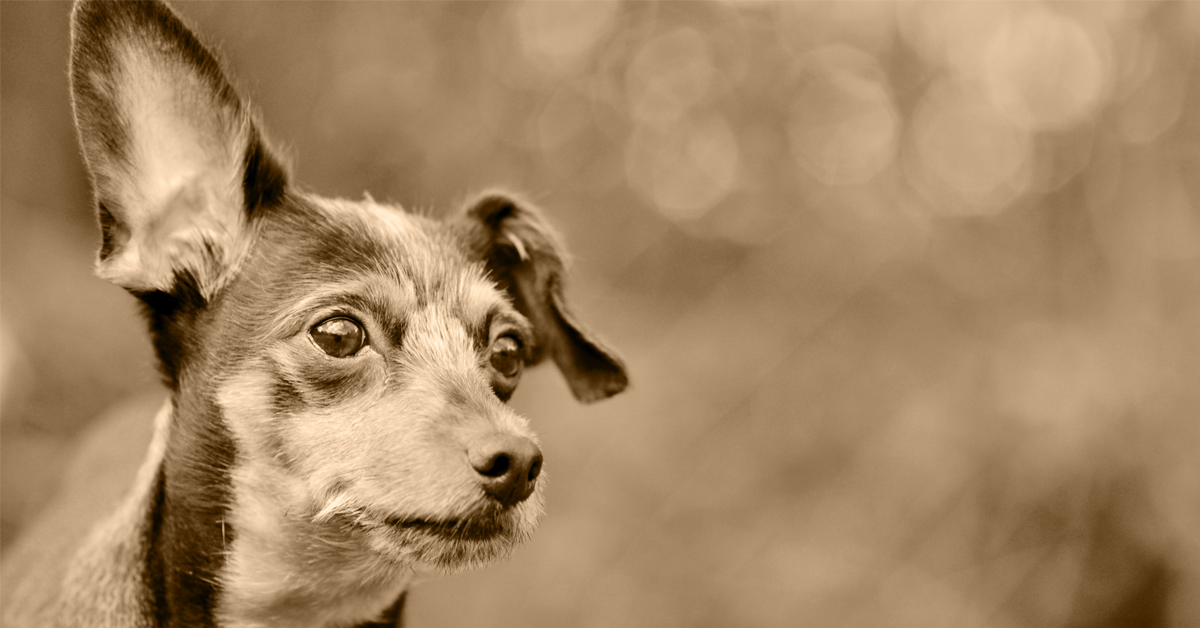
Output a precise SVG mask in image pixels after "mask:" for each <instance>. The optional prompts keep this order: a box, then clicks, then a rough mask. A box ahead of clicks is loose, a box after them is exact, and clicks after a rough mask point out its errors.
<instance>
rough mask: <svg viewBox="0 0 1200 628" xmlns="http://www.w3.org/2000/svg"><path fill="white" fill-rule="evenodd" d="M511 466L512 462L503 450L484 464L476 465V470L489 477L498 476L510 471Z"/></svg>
mask: <svg viewBox="0 0 1200 628" xmlns="http://www.w3.org/2000/svg"><path fill="white" fill-rule="evenodd" d="M511 466H512V464H511V463H510V462H509V459H508V454H507V453H505V452H502V451H501V452H497V453H496V455H495V456H493V457H492V459H491V460H489V461H487V462H485V463H484V464H483V465H482V466H480V467H475V470H476V471H478V472H479V475H482V476H486V477H489V478H498V477H500V476H502V475H504V474H505V473H508V468H509V467H511Z"/></svg>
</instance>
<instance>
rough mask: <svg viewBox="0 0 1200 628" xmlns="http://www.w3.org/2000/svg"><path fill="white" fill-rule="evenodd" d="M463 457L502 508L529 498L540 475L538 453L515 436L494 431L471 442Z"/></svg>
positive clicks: (485, 490) (540, 461)
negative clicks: (465, 456)
mask: <svg viewBox="0 0 1200 628" xmlns="http://www.w3.org/2000/svg"><path fill="white" fill-rule="evenodd" d="M467 455H468V457H469V458H470V460H471V466H472V467H475V470H476V471H478V472H479V481H480V484H482V486H483V490H484V492H485V493H487V494H488V495H490V496H491V497H492V498H493V499H495V500H496V501H498V502H500V504H501V505H502V506H504V507H505V508H508V507H510V506H515V505H517V504H519V503H521V502H523V501H525V499H526V498H527V497H529V496H530V495H532V494H533V489H534V487H535V486H537V478H538V475H540V474H541V473H542V450H541V449H538V446H537V445H535V444H534V442H533V441H532V440H529V439H528V438H525V437H523V436H517V435H515V434H502V433H499V432H494V433H492V434H488V435H486V436H483V437H480V438H478V439H476V440H475V442H473V443H471V446H470V447H469V448H468V449H467Z"/></svg>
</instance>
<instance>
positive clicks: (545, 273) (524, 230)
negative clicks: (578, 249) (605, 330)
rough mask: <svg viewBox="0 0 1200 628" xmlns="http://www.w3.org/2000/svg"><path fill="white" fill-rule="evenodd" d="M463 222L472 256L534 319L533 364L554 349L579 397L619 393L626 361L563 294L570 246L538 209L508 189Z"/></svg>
mask: <svg viewBox="0 0 1200 628" xmlns="http://www.w3.org/2000/svg"><path fill="white" fill-rule="evenodd" d="M456 226H457V228H458V229H459V231H460V237H461V238H462V241H463V242H464V243H465V244H466V246H467V249H468V251H469V254H470V255H471V256H472V257H473V258H474V259H477V260H481V261H483V263H484V264H485V265H486V266H487V270H488V272H489V273H490V275H491V277H492V279H493V280H495V281H496V283H497V284H498V285H499V286H500V287H501V288H502V289H504V290H507V291H508V293H509V295H510V296H511V297H512V299H513V304H514V305H515V306H516V308H517V311H519V312H520V313H521V314H522V315H524V316H525V317H526V318H527V319H529V322H530V323H532V324H533V327H534V329H535V332H536V334H537V345H536V346H535V347H534V348H533V357H532V360H533V362H535V363H536V362H537V361H539V360H540V359H541V357H542V356H543V355H545V354H547V353H548V354H549V355H550V357H551V358H552V359H553V360H554V362H555V364H557V365H558V369H559V370H560V371H562V374H563V376H564V377H566V379H567V383H568V384H569V385H570V387H571V392H572V393H573V394H574V395H575V398H576V399H579V400H580V401H583V402H585V403H590V402H593V401H598V400H601V399H604V398H606V397H611V396H613V395H615V394H617V393H619V392H621V391H622V390H624V389H625V386H626V385H627V384H628V381H629V380H628V378H627V377H626V375H625V365H624V363H623V362H622V360H621V358H619V357H618V356H617V355H616V354H615V353H614V352H613V351H612V350H611V349H609V348H608V347H606V346H605V345H604V343H603V342H602V341H601V340H600V339H599V338H598V337H597V336H596V335H595V334H594V333H593V332H591V331H590V330H588V329H587V328H586V327H584V326H583V325H582V324H581V323H579V322H578V321H577V320H576V319H575V317H574V316H573V315H572V314H571V312H570V311H569V310H568V309H567V304H566V301H565V299H564V298H563V282H564V275H565V272H564V267H563V259H564V252H563V247H562V245H561V244H560V238H559V237H558V235H557V234H556V233H555V232H554V231H553V230H552V229H551V228H550V226H549V225H548V224H547V223H546V222H545V221H544V220H543V219H542V216H541V214H540V212H539V211H538V210H537V209H535V208H534V207H533V206H531V205H529V204H528V203H525V202H523V201H520V200H517V199H515V198H514V197H512V196H510V195H507V194H503V193H494V192H493V193H487V194H484V195H483V196H481V197H479V198H478V199H476V200H475V201H473V202H471V203H468V205H467V208H466V211H465V212H464V215H463V216H461V217H459V218H458V219H457V222H456Z"/></svg>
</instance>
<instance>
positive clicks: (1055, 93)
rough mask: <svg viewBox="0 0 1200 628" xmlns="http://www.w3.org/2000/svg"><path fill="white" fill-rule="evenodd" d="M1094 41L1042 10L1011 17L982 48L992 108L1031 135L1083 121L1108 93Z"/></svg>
mask: <svg viewBox="0 0 1200 628" xmlns="http://www.w3.org/2000/svg"><path fill="white" fill-rule="evenodd" d="M1099 36H1100V35H1099V34H1098V33H1092V32H1089V31H1087V30H1085V29H1084V28H1083V26H1081V25H1080V24H1079V23H1078V22H1076V21H1075V20H1073V19H1071V18H1069V17H1066V16H1063V15H1060V14H1058V13H1055V12H1054V11H1051V10H1049V9H1045V8H1042V7H1025V10H1023V11H1018V12H1016V13H1014V14H1012V15H1010V16H1009V18H1008V19H1007V20H1005V22H1004V23H1003V26H1001V27H1000V28H999V29H998V30H997V31H996V33H995V34H994V35H993V37H992V39H991V41H990V43H989V45H988V48H987V56H986V61H985V65H984V80H985V83H986V85H987V89H988V95H989V96H990V98H991V99H992V102H993V103H995V105H996V106H997V107H998V108H999V109H1000V110H1001V111H1003V112H1005V113H1006V114H1008V115H1009V116H1011V117H1012V118H1013V119H1014V120H1016V121H1017V122H1018V123H1020V124H1022V125H1024V126H1026V127H1028V128H1031V129H1061V128H1066V127H1069V126H1071V125H1073V124H1077V123H1079V122H1080V121H1082V120H1084V119H1087V118H1088V117H1090V115H1091V114H1092V113H1093V112H1094V111H1095V110H1096V108H1097V107H1098V106H1099V105H1100V104H1101V101H1102V96H1103V95H1104V94H1105V92H1106V90H1107V87H1108V77H1109V67H1108V65H1109V63H1108V61H1107V59H1106V58H1105V55H1102V53H1101V47H1100V46H1099V44H1098V43H1097V39H1098V38H1099Z"/></svg>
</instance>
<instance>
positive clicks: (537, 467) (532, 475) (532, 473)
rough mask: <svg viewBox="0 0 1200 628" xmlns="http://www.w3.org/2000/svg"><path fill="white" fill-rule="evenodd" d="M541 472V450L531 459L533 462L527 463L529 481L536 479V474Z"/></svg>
mask: <svg viewBox="0 0 1200 628" xmlns="http://www.w3.org/2000/svg"><path fill="white" fill-rule="evenodd" d="M541 474H542V454H541V452H538V455H537V456H535V457H534V459H533V464H531V465H529V481H530V482H532V481H534V480H536V479H537V478H538V476H539V475H541Z"/></svg>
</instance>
